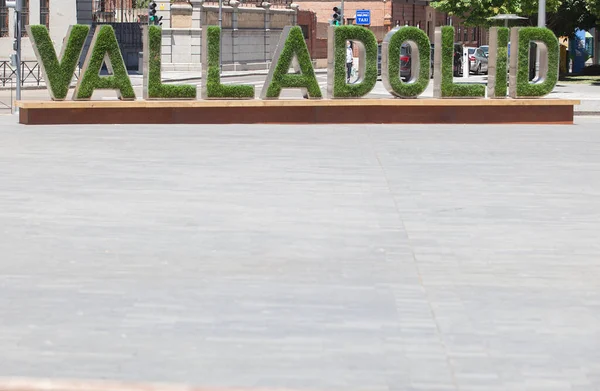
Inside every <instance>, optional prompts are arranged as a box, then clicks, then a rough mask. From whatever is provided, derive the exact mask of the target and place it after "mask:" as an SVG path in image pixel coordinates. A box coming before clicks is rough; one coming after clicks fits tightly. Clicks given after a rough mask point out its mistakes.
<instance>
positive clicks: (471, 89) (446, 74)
mask: <svg viewBox="0 0 600 391" xmlns="http://www.w3.org/2000/svg"><path fill="white" fill-rule="evenodd" d="M453 65H454V27H451V26H444V27H442V88H441V89H442V97H443V98H448V97H484V96H485V86H484V85H480V84H456V83H454V80H453V76H454V72H453ZM463 72H469V70H468V69H466V68H464V69H463Z"/></svg>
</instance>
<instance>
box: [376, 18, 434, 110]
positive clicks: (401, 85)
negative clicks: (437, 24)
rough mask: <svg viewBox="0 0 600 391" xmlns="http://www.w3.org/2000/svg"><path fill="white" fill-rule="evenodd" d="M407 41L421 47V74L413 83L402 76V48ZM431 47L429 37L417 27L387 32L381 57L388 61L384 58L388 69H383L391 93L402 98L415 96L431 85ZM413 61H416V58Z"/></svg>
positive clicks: (383, 63)
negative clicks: (404, 79)
mask: <svg viewBox="0 0 600 391" xmlns="http://www.w3.org/2000/svg"><path fill="white" fill-rule="evenodd" d="M406 41H412V42H414V43H415V44H416V45H417V47H418V48H419V64H420V66H419V75H418V76H417V79H416V80H415V81H414V82H412V83H405V82H403V81H402V79H401V77H400V61H399V60H400V54H401V53H400V48H401V46H402V44H403V43H404V42H406ZM430 48H431V42H429V38H428V37H427V35H426V34H425V32H423V30H421V29H419V28H417V27H400V28H399V29H394V30H392V31H390V32H389V33H387V35H386V36H385V39H384V43H383V45H382V48H381V57H382V59H383V58H386V61H383V60H382V66H385V64H386V63H387V70H383V73H384V75H383V84H384V85H385V87H386V89H387V90H388V92H389V93H390V94H392V95H395V96H399V97H402V98H415V97H417V96H418V95H420V94H422V93H423V91H425V89H426V88H427V86H428V85H429V68H430V66H431V63H430V61H431V58H430V56H431V53H430V50H431V49H430ZM390 60H391V61H390ZM411 61H415V58H414V57H413V58H412V59H411ZM386 71H387V74H386ZM411 76H413V75H411Z"/></svg>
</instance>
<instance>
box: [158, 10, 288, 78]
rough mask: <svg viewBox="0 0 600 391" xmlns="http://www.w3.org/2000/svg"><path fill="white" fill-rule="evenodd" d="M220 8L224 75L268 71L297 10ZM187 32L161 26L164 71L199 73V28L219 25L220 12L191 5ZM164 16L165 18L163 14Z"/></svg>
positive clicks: (200, 30)
mask: <svg viewBox="0 0 600 391" xmlns="http://www.w3.org/2000/svg"><path fill="white" fill-rule="evenodd" d="M231 4H232V6H229V5H227V6H224V7H223V17H222V26H223V32H222V36H221V59H222V62H223V70H224V71H230V70H232V71H241V70H255V69H268V67H269V65H270V63H271V60H272V58H273V53H274V52H275V48H276V47H277V43H278V42H279V37H280V35H281V31H282V30H283V28H284V27H285V26H289V25H295V24H296V23H297V10H296V9H287V8H271V7H242V6H240V5H239V3H237V2H232V3H231ZM191 7H192V16H191V23H190V26H191V27H190V28H186V29H181V28H170V27H165V26H164V25H163V40H162V66H163V69H164V70H167V71H169V70H170V71H200V70H201V67H200V55H201V52H202V47H201V34H202V27H203V26H209V25H218V14H219V9H218V7H217V6H215V5H206V4H205V3H204V2H203V1H202V0H195V1H192V2H191ZM163 15H166V14H163Z"/></svg>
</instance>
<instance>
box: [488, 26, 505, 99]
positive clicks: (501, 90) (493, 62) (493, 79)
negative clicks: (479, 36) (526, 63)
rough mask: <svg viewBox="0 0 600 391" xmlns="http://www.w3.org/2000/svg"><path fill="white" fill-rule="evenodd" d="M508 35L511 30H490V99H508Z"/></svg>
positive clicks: (498, 28) (494, 28) (493, 28)
mask: <svg viewBox="0 0 600 391" xmlns="http://www.w3.org/2000/svg"><path fill="white" fill-rule="evenodd" d="M508 33H509V30H508V28H506V27H492V28H491V29H490V48H489V58H488V85H487V90H488V98H506V74H507V71H508V67H507V65H508V64H507V63H508Z"/></svg>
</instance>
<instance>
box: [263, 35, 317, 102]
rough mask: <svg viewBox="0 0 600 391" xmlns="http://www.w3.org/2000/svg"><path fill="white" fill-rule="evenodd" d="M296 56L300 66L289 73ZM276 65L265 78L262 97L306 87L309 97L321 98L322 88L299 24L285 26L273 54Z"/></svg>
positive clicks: (270, 96) (276, 95) (276, 96)
mask: <svg viewBox="0 0 600 391" xmlns="http://www.w3.org/2000/svg"><path fill="white" fill-rule="evenodd" d="M294 56H296V59H297V61H298V68H299V69H296V71H300V73H297V74H290V73H288V71H289V69H290V66H291V65H292V61H293V59H294ZM273 62H274V63H275V66H272V67H271V69H270V70H269V75H268V76H267V79H266V80H265V85H264V87H263V90H262V93H261V98H262V99H276V98H279V95H280V94H281V90H282V89H283V88H302V89H305V92H306V96H305V97H307V98H321V97H322V94H321V88H320V87H319V83H318V82H317V78H316V76H315V70H314V69H313V66H312V62H311V61H310V54H309V53H308V48H307V47H306V42H305V41H304V36H303V35H302V29H301V28H300V27H298V26H294V27H290V26H287V27H285V28H284V30H283V32H282V33H281V36H280V38H279V43H278V44H277V49H276V50H275V55H274V56H273Z"/></svg>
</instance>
